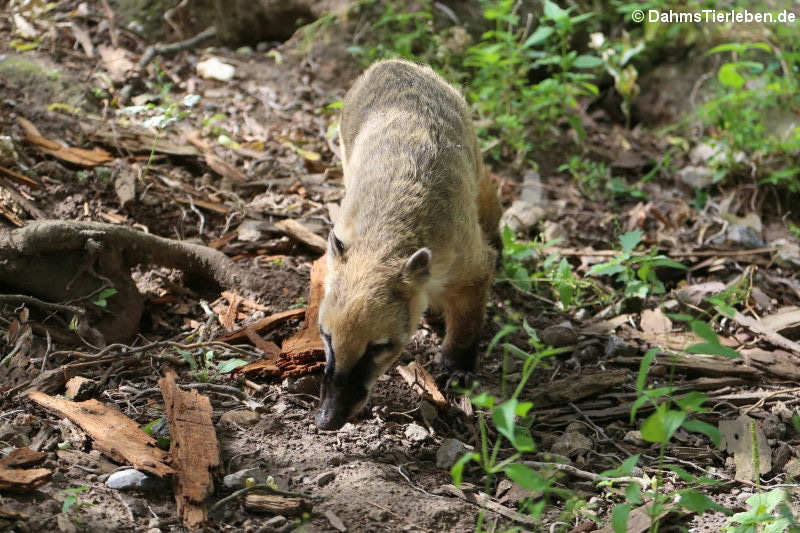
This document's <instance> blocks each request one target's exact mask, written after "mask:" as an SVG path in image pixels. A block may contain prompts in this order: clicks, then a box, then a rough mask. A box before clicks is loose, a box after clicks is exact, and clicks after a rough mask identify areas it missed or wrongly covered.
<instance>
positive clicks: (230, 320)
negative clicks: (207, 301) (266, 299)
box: [218, 292, 242, 331]
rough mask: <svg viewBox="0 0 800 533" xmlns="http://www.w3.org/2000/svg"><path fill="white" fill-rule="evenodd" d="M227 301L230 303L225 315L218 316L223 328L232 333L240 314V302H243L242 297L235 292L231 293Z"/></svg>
mask: <svg viewBox="0 0 800 533" xmlns="http://www.w3.org/2000/svg"><path fill="white" fill-rule="evenodd" d="M227 299H228V302H229V303H228V308H227V309H226V310H225V313H223V314H221V315H218V316H219V322H220V324H222V327H223V328H225V329H226V330H228V331H231V330H232V329H233V326H234V323H235V322H236V315H237V314H238V310H239V302H241V301H242V297H241V296H239V295H238V294H236V293H235V292H234V293H231V294H230V296H227Z"/></svg>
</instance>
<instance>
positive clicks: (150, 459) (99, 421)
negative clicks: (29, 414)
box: [28, 391, 175, 477]
mask: <svg viewBox="0 0 800 533" xmlns="http://www.w3.org/2000/svg"><path fill="white" fill-rule="evenodd" d="M28 398H30V399H31V400H33V401H34V402H36V403H38V404H39V405H41V406H42V407H44V408H45V409H48V410H50V411H55V412H57V413H59V414H60V415H62V416H65V417H67V418H69V419H70V420H71V421H73V422H75V423H76V424H78V425H79V426H80V427H81V428H82V429H83V430H84V431H85V432H86V433H87V434H88V435H89V436H90V437H91V438H92V440H93V446H94V447H95V448H97V449H98V450H100V451H101V452H103V453H104V454H106V455H107V456H109V457H110V458H111V459H113V460H114V461H117V462H118V463H123V464H129V465H131V466H133V467H134V468H136V469H137V470H144V471H145V472H149V473H151V474H155V475H157V476H159V477H163V476H166V475H169V474H173V473H175V471H174V470H173V469H172V467H170V466H169V465H168V464H167V462H168V458H167V453H166V452H165V451H164V450H161V449H160V448H158V446H156V440H155V439H154V438H153V437H151V436H150V435H148V434H147V433H145V432H144V431H142V430H141V429H139V425H138V424H137V423H136V422H134V421H133V420H131V419H130V418H128V417H127V416H125V415H123V414H122V413H120V412H119V411H117V410H116V409H114V408H113V407H109V406H107V405H103V404H102V403H100V402H98V401H97V400H86V401H85V402H71V401H69V400H64V399H61V398H55V397H53V396H48V395H47V394H44V393H43V392H38V391H33V392H30V393H28Z"/></svg>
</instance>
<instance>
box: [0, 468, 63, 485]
mask: <svg viewBox="0 0 800 533" xmlns="http://www.w3.org/2000/svg"><path fill="white" fill-rule="evenodd" d="M52 475H53V471H52V470H49V469H47V468H31V469H28V470H25V469H23V468H9V467H7V466H0V490H10V491H29V490H32V489H35V488H36V487H38V486H40V485H42V484H44V483H46V482H47V480H48V479H50V476H52Z"/></svg>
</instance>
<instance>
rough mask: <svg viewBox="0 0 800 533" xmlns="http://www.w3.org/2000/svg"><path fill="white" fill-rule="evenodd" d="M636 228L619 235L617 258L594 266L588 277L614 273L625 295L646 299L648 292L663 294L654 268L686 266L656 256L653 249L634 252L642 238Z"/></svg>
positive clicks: (684, 268)
mask: <svg viewBox="0 0 800 533" xmlns="http://www.w3.org/2000/svg"><path fill="white" fill-rule="evenodd" d="M642 235H643V233H642V232H641V231H639V230H636V231H629V232H628V233H624V234H622V235H620V237H619V243H620V246H621V248H622V249H621V251H620V253H619V255H617V257H615V258H613V259H611V260H610V261H606V262H605V263H600V264H598V265H594V266H593V267H592V268H591V269H590V270H589V275H590V276H616V281H617V282H619V283H622V284H623V285H624V287H625V291H624V297H625V298H633V297H636V298H646V297H647V296H648V295H650V294H664V290H665V289H664V284H663V283H662V282H661V281H660V280H659V279H658V276H657V274H656V268H659V267H668V268H679V269H681V270H686V266H684V265H683V264H681V263H678V262H677V261H673V260H672V259H670V258H668V257H666V256H663V255H658V253H657V252H656V251H655V250H653V251H650V252H648V253H647V254H645V255H635V254H634V249H635V248H636V246H638V244H639V243H640V242H641V240H642Z"/></svg>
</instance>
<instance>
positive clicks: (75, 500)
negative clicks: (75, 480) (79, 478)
mask: <svg viewBox="0 0 800 533" xmlns="http://www.w3.org/2000/svg"><path fill="white" fill-rule="evenodd" d="M88 490H89V487H88V486H87V485H82V486H80V487H73V488H70V489H64V490H63V491H62V492H64V493H65V494H66V496H65V497H64V501H63V502H62V503H61V512H62V513H68V512H69V510H70V509H72V508H73V507H74V506H75V505H77V506H78V507H83V506H86V505H91V504H89V503H87V502H82V501H80V498H79V495H80V494H81V493H83V492H86V491H88Z"/></svg>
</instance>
